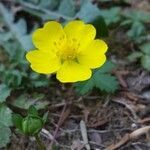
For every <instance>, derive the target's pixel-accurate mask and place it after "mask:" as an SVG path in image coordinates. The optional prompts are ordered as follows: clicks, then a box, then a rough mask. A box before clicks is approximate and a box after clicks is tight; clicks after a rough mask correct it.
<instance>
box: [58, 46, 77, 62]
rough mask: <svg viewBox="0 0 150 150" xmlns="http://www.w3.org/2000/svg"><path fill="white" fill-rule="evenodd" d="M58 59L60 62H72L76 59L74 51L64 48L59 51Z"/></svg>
mask: <svg viewBox="0 0 150 150" xmlns="http://www.w3.org/2000/svg"><path fill="white" fill-rule="evenodd" d="M60 57H61V59H62V60H73V59H75V58H76V49H74V48H69V47H66V48H64V49H63V50H61V52H60Z"/></svg>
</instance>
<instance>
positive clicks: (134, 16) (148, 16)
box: [123, 9, 150, 22]
mask: <svg viewBox="0 0 150 150" xmlns="http://www.w3.org/2000/svg"><path fill="white" fill-rule="evenodd" d="M123 16H125V17H126V18H129V19H131V20H132V21H133V22H137V21H138V22H139V21H140V22H149V21H150V13H149V12H145V11H139V10H134V9H132V10H127V11H125V12H124V13H123Z"/></svg>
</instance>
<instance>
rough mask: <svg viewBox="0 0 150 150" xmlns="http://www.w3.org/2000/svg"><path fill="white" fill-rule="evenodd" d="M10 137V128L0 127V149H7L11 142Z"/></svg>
mask: <svg viewBox="0 0 150 150" xmlns="http://www.w3.org/2000/svg"><path fill="white" fill-rule="evenodd" d="M10 136H11V130H10V128H9V127H5V126H1V125H0V148H2V147H5V146H6V145H7V144H8V143H9V142H10Z"/></svg>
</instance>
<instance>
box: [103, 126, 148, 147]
mask: <svg viewBox="0 0 150 150" xmlns="http://www.w3.org/2000/svg"><path fill="white" fill-rule="evenodd" d="M149 131H150V126H145V127H142V128H140V129H137V130H135V131H133V132H132V133H130V134H126V135H125V136H124V137H123V138H122V139H121V140H120V141H119V142H118V143H116V144H112V145H110V146H108V147H107V148H106V149H105V150H116V149H118V148H119V147H121V146H122V145H124V144H126V143H127V142H128V141H129V140H133V139H136V138H138V137H139V136H141V135H143V134H147V133H148V132H149Z"/></svg>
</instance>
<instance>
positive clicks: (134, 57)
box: [127, 52, 143, 62]
mask: <svg viewBox="0 0 150 150" xmlns="http://www.w3.org/2000/svg"><path fill="white" fill-rule="evenodd" d="M142 55H143V54H142V53H141V52H133V53H131V54H130V55H129V56H128V57H127V59H128V60H129V61H130V62H135V61H136V60H137V59H138V58H140V57H141V56H142Z"/></svg>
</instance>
